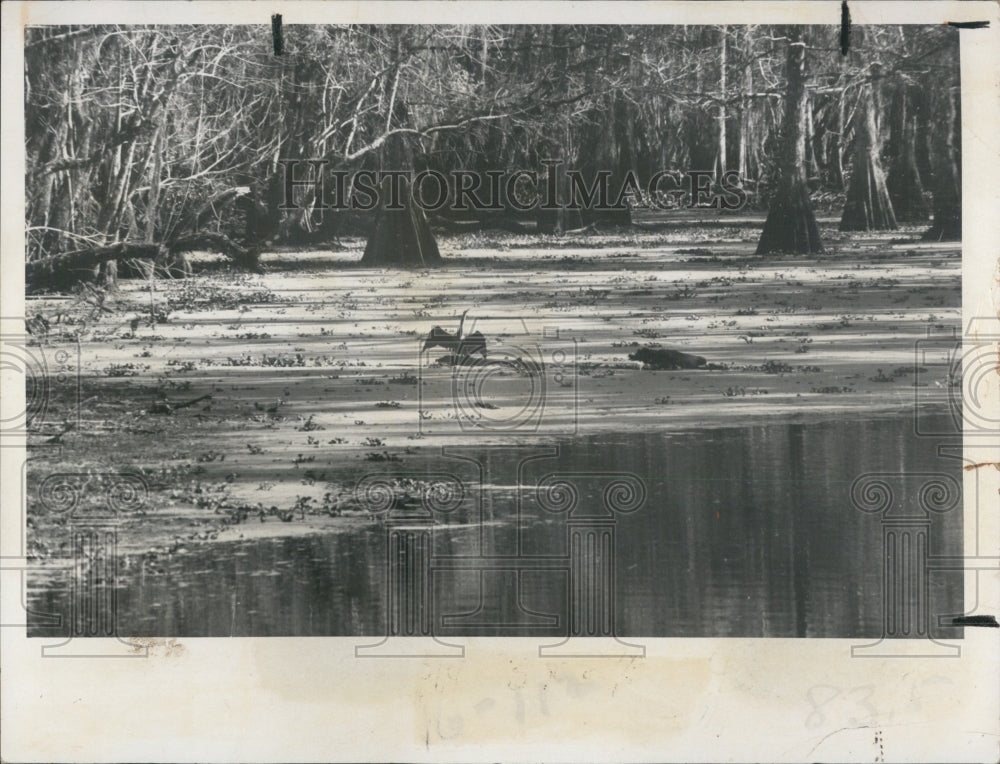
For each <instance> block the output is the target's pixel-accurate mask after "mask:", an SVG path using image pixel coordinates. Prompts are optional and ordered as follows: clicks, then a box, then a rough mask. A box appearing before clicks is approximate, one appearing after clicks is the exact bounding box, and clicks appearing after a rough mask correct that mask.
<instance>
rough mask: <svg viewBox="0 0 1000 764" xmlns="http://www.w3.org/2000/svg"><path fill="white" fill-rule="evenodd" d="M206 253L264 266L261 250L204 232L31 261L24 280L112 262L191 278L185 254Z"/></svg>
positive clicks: (29, 281)
mask: <svg viewBox="0 0 1000 764" xmlns="http://www.w3.org/2000/svg"><path fill="white" fill-rule="evenodd" d="M197 250H206V251H209V252H219V253H220V254H223V255H226V256H227V257H229V258H231V259H232V260H233V261H234V262H235V263H236V264H237V265H240V266H242V267H244V268H248V269H250V270H258V269H259V267H260V263H259V258H260V250H259V249H257V248H256V247H255V248H247V247H242V246H240V245H239V244H237V243H236V242H234V241H233V240H232V239H230V238H229V237H228V236H226V235H225V234H221V233H210V232H201V233H195V234H190V235H188V236H181V237H179V238H177V239H175V240H174V241H173V242H172V243H171V244H169V245H164V244H137V243H133V242H119V243H117V244H111V245H109V246H106V247H92V248H90V249H77V250H73V251H72V252H63V253H62V254H58V255H51V256H49V257H43V258H39V259H37V260H30V261H28V262H27V263H25V266H24V279H25V282H26V283H27V284H28V285H29V287H30V286H39V285H42V284H44V283H45V282H46V281H49V282H51V281H53V280H58V279H60V278H63V277H64V276H65V274H67V273H72V272H78V271H83V270H87V269H92V268H96V267H97V266H99V265H101V264H102V263H105V262H108V261H115V262H120V261H122V260H148V261H152V262H154V263H156V264H158V265H161V266H164V267H167V268H177V269H178V270H180V271H181V272H182V273H183V274H184V275H188V276H189V275H191V273H190V266H187V265H186V261H184V259H183V255H184V253H186V252H193V251H197Z"/></svg>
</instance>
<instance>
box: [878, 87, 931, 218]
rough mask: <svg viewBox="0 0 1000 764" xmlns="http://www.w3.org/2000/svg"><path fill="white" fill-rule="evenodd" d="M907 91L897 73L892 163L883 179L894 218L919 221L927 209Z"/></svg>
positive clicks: (893, 113) (924, 215) (914, 116)
mask: <svg viewBox="0 0 1000 764" xmlns="http://www.w3.org/2000/svg"><path fill="white" fill-rule="evenodd" d="M909 91H910V87H909V85H908V83H907V82H906V80H905V79H904V77H903V76H902V75H900V76H898V77H897V85H896V92H895V93H894V95H893V106H892V130H891V133H892V142H893V155H892V164H891V165H890V167H889V176H888V178H887V179H886V183H887V185H888V187H889V198H890V200H891V201H892V209H893V211H894V212H895V213H896V220H898V221H899V222H901V223H922V222H924V221H925V220H927V216H928V214H929V212H930V210H929V209H928V207H927V200H926V199H924V186H923V183H922V182H921V180H920V172H919V171H918V170H917V130H916V128H917V124H916V115H915V114H914V113H913V109H912V108H910V92H909Z"/></svg>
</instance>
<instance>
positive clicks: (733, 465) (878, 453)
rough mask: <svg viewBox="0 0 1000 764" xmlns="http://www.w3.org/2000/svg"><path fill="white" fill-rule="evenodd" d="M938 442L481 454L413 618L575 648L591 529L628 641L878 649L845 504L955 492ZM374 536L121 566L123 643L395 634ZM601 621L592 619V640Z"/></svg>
mask: <svg viewBox="0 0 1000 764" xmlns="http://www.w3.org/2000/svg"><path fill="white" fill-rule="evenodd" d="M938 429H939V428H938ZM939 442H940V441H939V439H930V438H918V437H916V436H915V435H914V434H913V420H912V417H911V416H896V417H888V418H878V419H872V420H867V421H848V420H838V421H829V422H821V423H810V424H805V423H803V424H794V423H792V424H789V423H782V424H766V425H759V426H752V427H733V428H725V429H713V430H704V431H701V432H684V433H666V432H653V433H627V432H619V433H606V434H600V435H593V436H588V437H581V438H576V439H568V440H565V441H562V442H560V443H559V444H558V446H557V447H556V448H553V447H551V446H544V445H539V446H535V447H528V446H521V447H518V448H501V447H497V448H489V449H486V448H479V449H477V448H476V447H474V446H470V447H468V448H465V449H461V450H459V451H457V452H456V453H455V454H454V455H453V456H454V457H459V458H453V457H445V458H442V459H440V460H437V464H436V465H435V466H434V467H433V468H429V469H431V472H434V473H449V474H453V475H456V476H457V477H459V478H460V479H461V482H462V484H463V486H464V498H463V499H462V501H461V502H460V503H459V505H458V506H457V507H456V508H454V509H453V510H452V511H450V512H448V513H446V514H441V513H439V514H436V515H434V516H433V525H431V526H421V527H420V528H416V526H415V525H414V531H413V532H414V534H416V536H419V534H420V532H421V529H422V528H429V539H430V551H431V552H432V553H431V554H430V555H428V556H427V557H426V560H424V563H426V567H425V568H424V570H425V572H426V573H427V575H428V578H427V586H428V587H429V588H428V590H427V592H425V597H424V599H423V600H422V601H423V602H424V603H426V604H424V605H420V604H419V603H417V604H413V602H411V607H416V608H417V610H418V611H420V609H421V608H423V612H424V613H425V614H426V615H427V616H428V617H429V618H431V619H432V627H431V628H432V629H433V631H434V633H435V634H439V635H469V636H486V635H511V636H541V635H560V634H566V633H567V630H568V629H570V628H572V626H571V624H572V623H575V622H574V621H573V620H572V619H573V618H574V617H575V615H574V612H573V611H574V607H573V606H572V605H571V601H573V600H572V597H573V591H575V590H576V589H574V587H578V586H579V580H580V576H579V575H577V577H576V578H574V575H576V574H575V573H574V570H576V572H577V573H579V569H574V567H573V562H572V560H573V559H574V558H573V554H574V549H573V548H572V542H571V538H570V537H571V533H572V529H573V528H580V527H582V526H581V525H580V524H581V523H582V524H583V526H585V527H597V526H600V527H601V528H604V529H606V528H611V527H613V531H610V532H609V533H610V534H612V535H613V539H614V549H613V551H612V550H611V549H610V548H608V549H606V550H605V551H604V552H603V553H602V554H600V555H598V556H596V557H594V556H592V557H589V558H586V564H588V565H592V566H595V565H596V566H597V568H599V569H600V570H599V571H598V573H597V574H596V575H597V576H598V578H599V579H600V580H602V581H605V582H606V584H607V587H606V588H607V589H608V591H606V592H604V593H603V599H601V600H600V605H599V607H600V608H604V610H605V611H606V612H605V614H606V616H607V617H608V618H609V619H610V621H613V624H614V631H615V633H616V634H617V635H619V636H623V637H628V636H631V637H872V638H877V637H879V636H880V635H881V634H882V631H883V605H882V602H883V596H882V576H883V560H884V555H883V553H882V548H883V536H882V533H883V531H882V528H883V524H882V520H883V518H882V516H881V515H878V514H870V513H865V512H862V511H860V510H859V509H858V508H856V507H855V506H854V505H853V504H852V501H851V496H850V488H851V484H852V482H853V481H854V480H855V478H857V477H859V476H860V475H862V474H864V473H872V472H879V473H907V474H910V475H911V476H912V475H913V474H914V473H944V474H946V475H950V476H951V477H952V478H954V479H956V480H958V481H959V483H960V481H961V463H960V462H958V461H957V460H953V459H943V458H941V457H938V456H937V454H936V449H937V446H938V445H939ZM531 457H535V458H531ZM519 464H520V465H521V467H520V486H521V487H520V489H519V488H518V465H519ZM386 469H387V472H386V473H385V474H386V475H392V472H391V471H389V470H391V465H390V466H387V468H386ZM568 472H572V473H574V475H572V476H568V477H565V478H564V481H565V482H568V483H570V484H572V486H573V488H574V489H575V490H576V492H577V494H578V497H577V504H576V509H575V510H573V511H572V512H569V513H567V512H565V511H563V512H559V511H554V510H558V509H559V506H558V504H559V501H560V500H561V499H560V496H559V495H558V494H557V493H552V494H548V493H545V492H544V491H542V492H541V493H539V491H538V490H537V488H536V487H537V485H538V483H539V481H543V482H544V479H545V478H546V476H549V475H551V474H552V473H568ZM581 473H585V474H581ZM623 473H627V474H631V475H634V476H638V478H640V479H641V483H642V486H643V490H644V491H645V502H644V503H643V504H642V506H640V507H639V508H638V509H635V510H634V511H631V512H628V513H622V512H617V513H612V514H611V515H607V516H605V517H604V520H605V522H604V523H603V524H602V523H601V522H600V518H598V519H596V520H595V518H594V517H593V515H594V514H595V513H596V514H598V515H601V514H604V509H603V508H604V507H605V506H606V505H605V503H604V498H603V497H604V496H605V493H604V491H605V488H606V487H607V486H608V484H609V482H613V481H614V477H613V476H614V475H616V474H623ZM428 477H430V475H428ZM890 482H893V485H894V491H895V494H896V504H895V506H897V507H909V508H912V507H915V506H916V504H917V493H918V491H919V488H920V486H921V479H918V478H914V477H910V478H895V479H892V480H891V481H890ZM546 484H547V483H546ZM563 498H564V497H563ZM621 498H622V497H620V496H619V497H618V499H619V500H621ZM624 501H625V504H627V503H628V498H627V497H625V499H624ZM614 503H615V502H614V501H612V504H614ZM620 503H621V501H619V504H620ZM546 504H547V505H549V506H548V507H546V506H545V505H546ZM626 508H629V507H626ZM588 514H589V515H591V516H590V517H586V516H585V515H588ZM380 517H381V518H382V519H381V520H378V521H372V522H370V523H367V524H362V525H360V526H353V527H350V528H345V529H343V530H340V531H338V532H333V533H325V534H321V535H311V536H299V537H294V538H279V539H267V540H256V541H240V542H232V543H214V544H207V545H203V546H196V547H193V548H191V549H189V550H188V551H186V552H182V553H178V554H175V555H173V556H172V557H171V558H170V559H169V560H167V561H159V562H157V564H156V566H155V567H154V566H150V565H147V564H144V563H142V562H141V561H140V560H139V559H138V558H135V559H132V558H129V559H126V560H125V561H124V565H123V566H122V569H121V570H120V571H119V579H118V587H117V597H118V599H117V609H116V612H117V628H118V633H120V634H128V635H134V636H151V637H152V636H178V637H199V636H206V637H208V636H212V637H218V636H335V635H380V634H385V633H386V629H387V624H388V622H389V620H390V615H391V612H395V611H394V610H393V600H392V599H391V596H398V595H399V592H400V591H401V589H400V588H399V587H398V586H397V584H398V583H399V582H398V581H396V580H394V581H393V582H391V585H390V580H389V579H390V574H389V571H390V566H389V564H388V561H387V548H388V543H389V542H388V538H387V533H388V528H387V526H386V524H385V523H384V519H385V517H386V516H385V515H382V516H380ZM407 517H411V515H408V516H407ZM929 519H930V522H931V525H930V532H929V537H930V554H931V556H932V557H933V556H935V555H954V554H960V553H961V538H962V518H961V505H960V504H959V505H958V506H957V507H956V508H955V509H953V510H951V511H948V512H943V513H940V514H932V516H931V517H930V518H929ZM612 520H613V522H612ZM602 532H603V531H602ZM609 537H611V536H609ZM577 551H579V550H577ZM400 554H404V553H403V552H400ZM408 554H409V555H410V557H409V558H407V559H409V560H410V562H411V563H412V562H413V560H416V559H417V557H414V556H413V555H414V554H418V552H414V551H413V550H412V549H410V551H409V552H408ZM400 559H402V558H400ZM597 568H595V569H594V570H597ZM397 570H398V568H397ZM594 570H591V573H593V572H594ZM601 576H606V578H600V577H601ZM421 580H423V579H421ZM929 580H930V591H929V603H930V607H929V614H930V618H929V620H930V623H931V626H930V632H931V634H933V635H936V636H954V635H955V634H956V633H957V632H955V631H954V630H951V631H949V630H947V629H944V628H939V627H937V625H936V624H937V616H938V615H943V614H958V613H961V612H962V611H963V607H962V578H961V575H960V574H958V573H954V572H952V573H947V574H945V573H940V572H935V571H932V572H931V574H930V577H929ZM30 584H31V585H30V587H29V604H30V607H31V608H32V610H34V611H36V612H43V613H61V614H65V613H67V611H68V608H69V599H70V597H69V592H70V580H69V578H68V576H67V575H65V574H63V575H53V574H47V575H44V576H43V575H38V574H33V575H32V577H31V579H30ZM404 584H405V582H404ZM410 584H411V585H412V584H413V582H412V581H411V582H410ZM417 586H418V588H419V582H417ZM393 587H395V588H393ZM390 590H392V591H393V592H395V594H393V595H390ZM409 596H410V597H411V600H412V599H413V598H414V597H419V596H420V595H419V593H418V594H416V595H415V594H413V592H412V591H411V592H410V595H409ZM590 616H593V614H590V615H589V616H588V614H587V613H583V616H582V617H583V621H584V625H586V623H588V621H587V619H588V617H590ZM594 617H597V616H594ZM65 620H66V619H65V618H64V621H65ZM65 632H66V629H65V628H62V629H59V628H56V629H52V628H46V627H41V626H36V627H34V628H33V629H32V630H31V634H32V635H33V636H52V635H55V634H60V633H65Z"/></svg>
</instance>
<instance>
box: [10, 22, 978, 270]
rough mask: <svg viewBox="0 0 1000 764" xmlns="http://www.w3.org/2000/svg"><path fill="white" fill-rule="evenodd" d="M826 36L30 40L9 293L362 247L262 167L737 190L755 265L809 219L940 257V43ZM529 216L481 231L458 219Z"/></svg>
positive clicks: (600, 32)
mask: <svg viewBox="0 0 1000 764" xmlns="http://www.w3.org/2000/svg"><path fill="white" fill-rule="evenodd" d="M838 35H839V28H835V27H793V28H788V27H768V26H754V27H745V26H722V27H708V26H669V27H667V26H572V25H555V26H527V25H525V26H476V27H472V26H405V25H392V26H293V27H287V28H286V29H285V30H284V39H285V50H284V53H283V55H280V56H277V55H275V54H274V51H273V48H272V40H271V30H270V28H266V27H258V26H242V25H232V26H149V27H136V26H130V27H116V26H88V27H39V28H32V29H29V30H28V31H27V35H26V40H25V99H26V100H25V111H26V114H25V118H26V152H27V176H26V179H25V183H26V192H27V193H26V198H27V213H26V214H27V253H26V255H27V260H28V280H29V285H30V284H32V283H38V282H41V283H50V282H51V281H52V279H53V277H54V276H57V275H59V273H60V272H62V271H65V270H67V269H70V270H72V269H73V268H75V267H77V266H83V267H85V268H92V267H96V266H99V265H101V264H103V266H102V267H103V268H104V269H105V271H106V273H105V275H107V276H111V277H113V272H114V266H113V263H115V262H117V261H118V260H120V259H122V258H124V257H125V256H129V257H132V256H135V257H140V258H143V257H145V258H148V259H151V260H156V261H158V262H160V263H161V264H163V265H165V266H166V267H167V268H168V270H169V269H170V268H172V267H174V268H176V269H179V270H180V271H181V272H184V268H185V261H184V258H183V252H184V251H185V250H191V249H195V248H210V249H216V250H219V251H222V252H225V253H226V254H229V255H231V256H233V257H234V258H235V259H236V260H237V261H240V262H242V263H243V264H245V265H248V266H253V265H254V264H255V263H256V257H257V255H258V254H259V252H260V250H261V249H262V248H264V247H266V246H274V245H280V244H292V245H297V246H301V245H308V244H316V245H327V244H329V243H330V242H333V241H336V237H337V236H338V235H342V234H344V233H348V232H358V233H364V232H367V230H368V229H370V228H371V223H372V220H373V219H374V215H367V216H366V215H359V214H357V213H352V212H340V211H338V212H331V211H328V210H321V209H317V205H316V195H315V194H310V193H308V191H307V192H306V193H305V195H304V196H303V197H302V198H301V199H299V200H298V201H299V202H300V203H301V207H300V208H297V209H294V210H281V209H279V207H280V205H281V203H282V201H283V199H282V192H283V185H282V180H283V168H282V165H281V164H280V163H281V160H294V159H304V160H315V159H323V160H327V161H328V162H329V165H328V168H329V169H336V170H346V171H353V170H358V169H388V168H393V169H413V170H421V169H437V170H441V171H445V172H447V171H450V170H467V171H472V172H477V173H484V172H486V171H487V170H505V171H513V170H516V169H522V168H527V169H537V168H539V163H540V161H541V160H542V159H545V158H555V159H560V160H562V161H563V162H564V163H565V166H568V167H571V168H576V169H579V170H580V171H582V172H583V173H584V175H587V174H592V173H596V172H597V171H599V170H606V171H610V172H611V173H612V179H613V181H612V182H613V183H614V182H616V181H617V182H620V180H621V179H622V178H623V177H624V176H625V175H626V174H627V173H628V172H629V171H632V172H634V173H635V175H636V176H637V177H638V178H639V180H640V182H642V183H643V184H645V183H647V182H648V180H649V178H650V176H651V175H652V174H653V173H655V172H658V171H660V170H676V171H680V172H685V171H688V170H712V171H713V172H715V173H716V177H721V173H723V172H725V171H727V170H732V171H736V172H738V173H739V175H740V176H741V178H743V179H744V181H743V182H744V187H745V189H746V191H747V193H748V195H749V199H750V202H751V205H752V207H753V208H754V209H756V210H758V211H764V210H770V212H771V218H774V221H773V224H772V223H771V220H770V219H769V223H768V225H767V226H765V230H764V233H763V236H762V241H761V247H762V248H765V249H768V250H782V249H787V250H791V251H816V249H817V248H818V247H819V246H820V244H819V242H818V238H816V232H815V221H814V220H813V219H812V214H813V213H812V208H813V207H815V206H817V205H820V206H822V207H823V209H825V210H835V211H836V214H840V215H842V220H841V227H842V228H843V229H845V230H873V229H875V230H885V229H891V228H894V227H896V226H897V224H898V223H901V222H905V223H923V222H924V221H928V223H929V224H932V225H931V228H930V230H929V231H928V232H927V236H928V237H929V238H933V239H938V240H940V239H943V238H945V239H957V238H959V236H960V220H961V217H960V205H961V199H960V187H961V186H960V177H959V172H960V170H959V168H960V160H959V157H960V145H959V136H960V130H959V125H960V113H959V112H960V104H959V64H958V61H959V50H958V31H957V30H955V29H951V28H948V27H941V26H933V27H931V26H884V27H856V28H855V30H854V35H853V41H852V46H851V49H850V51H849V53H848V55H846V56H844V55H842V54H841V51H840V47H839V40H838ZM561 182H563V181H561ZM532 214H533V215H534V217H535V219H534V220H533V221H532V223H533V224H534V225H537V228H536V229H535V230H538V231H540V232H552V231H565V230H567V229H573V228H575V227H577V226H579V225H587V224H590V223H594V224H618V225H620V224H628V223H629V222H630V214H629V211H628V210H624V211H621V212H618V213H612V214H608V213H606V212H605V213H600V214H599V213H595V212H593V211H590V210H587V209H584V210H580V211H578V212H574V211H572V210H570V211H560V212H552V213H545V212H539V213H532ZM465 217H469V216H468V215H466V216H465ZM523 217H524V213H518V212H517V211H515V210H510V209H508V210H499V211H492V212H489V213H479V215H478V218H477V219H476V220H475V221H474V223H475V224H476V225H479V226H484V227H489V226H497V227H505V226H510V225H512V224H514V225H520V224H522V223H523V222H524V221H523V220H520V219H519V218H523ZM458 222H460V221H456V220H449V219H448V216H447V215H445V214H444V213H442V214H441V215H440V216H438V217H437V218H435V219H433V220H432V223H433V224H435V225H437V226H440V227H442V228H444V229H447V227H448V226H449V225H454V224H457V223H458ZM461 222H465V223H468V222H469V221H461ZM768 228H770V229H771V231H770V234H769V232H768ZM814 239H815V240H814Z"/></svg>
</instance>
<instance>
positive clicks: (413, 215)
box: [361, 178, 441, 268]
mask: <svg viewBox="0 0 1000 764" xmlns="http://www.w3.org/2000/svg"><path fill="white" fill-rule="evenodd" d="M400 186H401V189H400V191H401V193H400V197H401V199H400V201H401V203H402V205H403V209H401V210H390V209H386V205H387V204H388V203H389V201H390V196H389V191H390V189H389V179H388V178H386V179H385V181H383V183H382V188H381V191H380V194H379V195H380V205H379V210H378V213H377V214H376V216H375V226H374V228H373V229H372V233H371V236H369V237H368V243H367V244H366V245H365V253H364V255H363V256H362V258H361V264H362V265H367V266H376V267H377V266H413V267H418V268H427V267H431V266H434V265H439V264H440V263H441V253H440V251H439V250H438V246H437V242H436V241H435V240H434V234H433V233H431V227H430V226H429V225H428V224H427V218H426V216H425V215H424V211H423V210H422V209H420V207H418V206H417V205H415V204H414V203H413V200H412V198H411V197H410V189H409V187H408V186H407V184H406V183H405V181H403V182H401V183H400Z"/></svg>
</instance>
